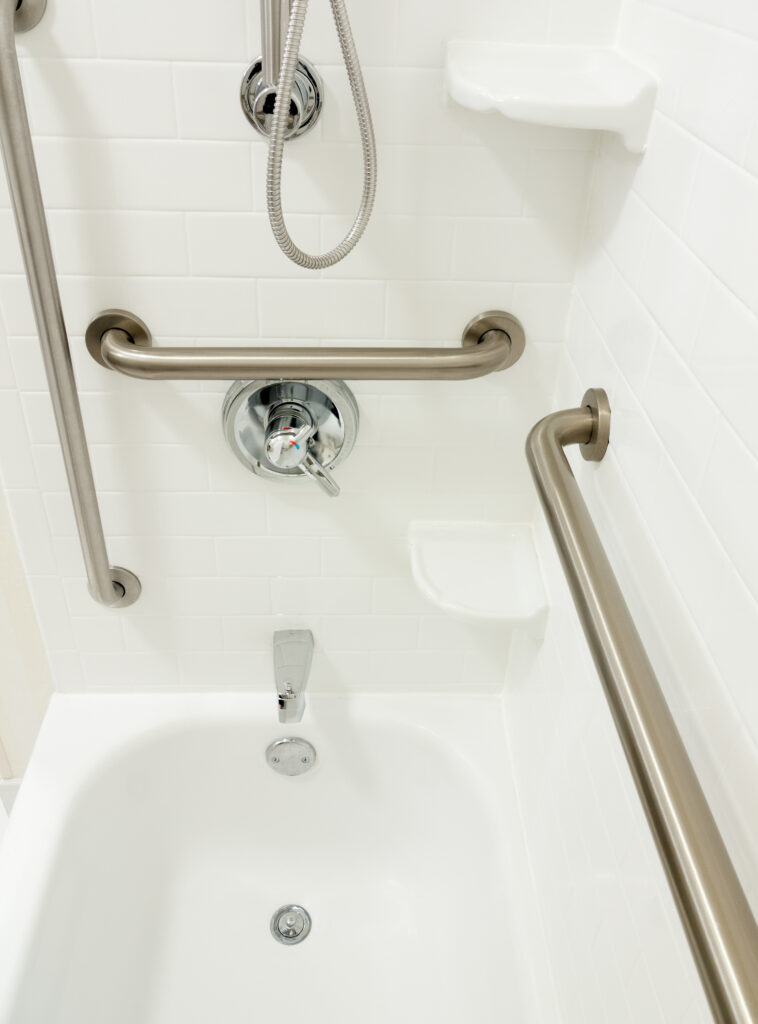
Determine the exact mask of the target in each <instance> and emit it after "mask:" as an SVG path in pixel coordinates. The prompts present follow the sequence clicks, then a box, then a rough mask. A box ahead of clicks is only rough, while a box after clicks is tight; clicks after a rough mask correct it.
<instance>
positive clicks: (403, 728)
mask: <svg viewBox="0 0 758 1024" xmlns="http://www.w3.org/2000/svg"><path fill="white" fill-rule="evenodd" d="M501 715H502V712H501V704H500V702H499V701H498V700H497V698H488V697H470V698H463V697H424V698H420V697H413V696H409V697H392V698H387V697H369V696H366V697H358V698H345V697H340V698H325V697H322V698H318V697H310V698H309V700H308V707H307V709H306V714H305V719H304V721H303V722H302V723H301V724H300V725H296V726H281V725H279V724H278V722H277V718H276V710H275V701H274V697H273V695H268V694H266V695H257V694H256V695H237V694H231V695H181V696H178V695H165V696H157V697H156V696H150V697H142V696H140V697H128V696H57V697H55V698H54V700H53V703H52V705H51V708H50V711H49V713H48V716H47V718H46V721H45V724H44V726H43V730H42V733H41V735H40V738H39V742H38V745H37V747H36V749H35V753H34V756H33V758H32V763H31V765H30V768H29V771H28V774H27V777H26V780H25V782H24V784H23V786H22V789H21V792H20V794H19V797H18V800H17V803H16V807H15V809H14V812H13V815H12V817H11V822H10V825H9V828H8V832H7V834H6V837H5V840H4V843H3V846H2V849H1V850H0V911H1V915H0V916H1V920H0V1021H2V1024H243V1022H244V1024H257V1022H261V1024H262V1022H268V1021H274V1020H281V1019H292V1020H308V1021H309V1022H312V1024H327V1022H328V1024H347V1022H350V1024H354V1022H357V1021H360V1022H362V1024H380V1022H381V1024H405V1022H411V1021H414V1022H427V1021H429V1022H432V1021H433V1022H435V1024H466V1022H473V1021H487V1022H489V1021H492V1022H495V1021H503V1022H505V1021H513V1022H518V1024H522V1022H528V1021H536V1020H543V1019H544V1018H543V1016H542V1014H541V1012H540V1011H539V1010H538V1009H537V1002H538V996H539V988H540V986H541V982H540V981H539V980H536V979H535V976H534V967H535V962H536V961H539V960H541V957H540V956H539V955H538V954H536V952H535V942H536V941H537V938H536V935H537V931H538V929H537V928H536V927H535V924H534V920H533V917H534V915H533V912H532V908H531V889H530V883H529V878H528V868H527V866H526V861H525V857H524V849H523V845H522V838H521V831H520V827H519V823H518V812H517V808H516V804H515V799H514V795H513V791H512V788H511V784H510V780H509V768H508V758H507V749H506V744H505V737H504V730H503V723H502V719H501ZM287 735H293V736H302V737H304V738H306V739H308V740H309V741H310V742H311V743H313V745H314V746H315V748H316V750H317V754H318V762H317V765H316V767H315V768H314V769H313V770H312V771H310V772H308V773H307V774H305V775H302V776H299V777H296V778H287V777H283V776H281V775H277V774H276V773H275V772H274V771H273V770H272V769H271V768H270V767H269V765H268V764H267V762H266V759H265V756H264V754H265V750H266V747H267V745H268V744H269V743H270V742H271V740H273V739H275V738H277V737H281V736H287ZM288 903H298V904H302V905H303V906H304V907H305V908H306V909H307V910H308V912H309V913H310V915H311V917H312V921H313V926H312V930H311V933H310V935H309V936H308V937H307V939H306V940H305V941H304V942H302V943H301V944H300V945H297V946H291V947H287V946H283V945H280V944H279V943H277V942H276V941H275V940H274V939H273V938H272V935H271V932H270V930H269V923H270V919H271V915H272V914H273V912H274V911H275V910H276V909H277V908H278V907H279V906H281V905H284V904H288Z"/></svg>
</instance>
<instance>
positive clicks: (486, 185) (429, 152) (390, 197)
mask: <svg viewBox="0 0 758 1024" xmlns="http://www.w3.org/2000/svg"><path fill="white" fill-rule="evenodd" d="M378 142H379V145H378V154H379V155H378V166H379V175H380V178H379V186H378V190H377V198H376V209H377V212H379V213H405V214H415V215H419V214H422V215H429V214H437V215H442V216H445V215H447V216H449V215H450V214H452V213H455V214H456V215H457V216H460V217H487V216H493V217H497V216H500V217H516V216H519V215H520V213H521V211H522V207H523V201H524V200H523V193H524V188H525V175H526V167H525V165H526V152H525V151H524V150H523V148H520V147H515V146H512V147H504V146H501V145H492V146H490V145H486V144H485V145H481V146H457V145H456V146H446V147H445V148H444V149H443V150H440V149H439V148H438V147H436V146H414V145H407V146H402V145H401V146H389V145H383V144H382V139H381V138H379V139H378Z"/></svg>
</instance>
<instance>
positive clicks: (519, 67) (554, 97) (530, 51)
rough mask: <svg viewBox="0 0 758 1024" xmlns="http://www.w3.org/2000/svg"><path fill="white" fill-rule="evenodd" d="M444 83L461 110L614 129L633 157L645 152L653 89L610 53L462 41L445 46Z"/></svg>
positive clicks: (650, 80) (643, 74)
mask: <svg viewBox="0 0 758 1024" xmlns="http://www.w3.org/2000/svg"><path fill="white" fill-rule="evenodd" d="M445 82H446V86H447V91H448V93H449V94H450V96H451V97H452V98H453V99H454V100H455V101H456V102H457V103H460V104H461V106H464V107H470V108H471V109H472V110H498V111H499V112H500V113H501V114H504V115H505V116H506V117H510V118H512V119H513V120H515V121H529V122H531V123H532V124H543V125H552V126H554V127H559V128H595V129H604V130H606V131H612V132H617V133H618V134H619V135H620V136H621V138H622V140H623V142H624V145H625V146H626V148H627V149H628V150H630V151H631V152H632V153H641V152H642V151H643V150H644V148H645V143H646V141H647V135H648V130H649V128H650V119H651V117H652V114H653V106H654V104H655V97H656V92H657V88H658V85H657V82H656V80H655V78H654V77H653V76H652V75H651V74H650V73H649V72H648V71H645V70H644V69H643V68H640V67H638V66H637V65H636V64H633V63H632V62H631V61H629V60H627V59H626V58H625V57H622V56H621V54H620V53H617V52H616V51H615V50H611V49H600V48H596V47H595V48H590V47H584V46H526V45H518V44H507V43H492V42H467V41H463V40H455V41H453V42H450V43H448V46H447V60H446V65H445Z"/></svg>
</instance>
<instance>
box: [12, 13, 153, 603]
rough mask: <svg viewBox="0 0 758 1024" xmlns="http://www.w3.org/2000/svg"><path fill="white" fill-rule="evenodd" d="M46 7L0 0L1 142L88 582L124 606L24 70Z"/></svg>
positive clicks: (125, 589) (131, 589)
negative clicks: (21, 65) (19, 45)
mask: <svg viewBox="0 0 758 1024" xmlns="http://www.w3.org/2000/svg"><path fill="white" fill-rule="evenodd" d="M44 11H45V3H44V0H23V3H21V4H17V0H0V146H2V151H3V160H4V162H5V173H6V177H7V179H8V189H9V191H10V195H11V202H12V204H13V212H14V214H15V217H16V227H17V229H18V237H19V242H20V244H21V251H22V253H23V257H24V266H25V267H26V277H27V281H28V284H29V292H30V294H31V300H32V307H33V309H34V319H35V322H36V324H37V332H38V334H39V343H40V348H41V350H42V359H43V362H44V365H45V374H46V375H47V383H48V388H49V390H50V398H51V400H52V404H53V413H54V415H55V425H56V427H57V429H58V437H59V438H60V445H61V452H62V454H63V462H64V465H65V467H66V476H67V478H68V486H69V490H70V491H71V501H72V502H73V506H74V515H75V517H76V527H77V530H78V532H79V540H80V543H81V547H82V555H83V557H84V565H85V568H86V571H87V578H88V581H89V590H90V593H91V595H92V597H94V598H95V600H96V601H99V602H100V604H104V605H107V606H109V607H111V608H116V607H124V606H126V605H129V604H132V603H133V602H134V601H136V600H137V598H138V597H139V594H140V583H139V580H138V579H137V577H136V576H135V575H134V573H132V572H129V570H128V569H122V568H121V567H119V566H112V565H111V564H110V561H109V559H108V551H107V549H106V545H105V535H104V533H103V524H102V520H101V518H100V507H99V505H98V501H97V492H96V491H95V482H94V479H93V476H92V465H91V462H90V457H89V451H88V449H87V438H86V436H85V433H84V423H83V421H82V411H81V407H80V405H79V395H78V392H77V390H76V380H75V378H74V370H73V367H72V365H71V351H70V349H69V343H68V335H67V333H66V325H65V322H64V320H63V311H62V308H61V297H60V292H59V290H58V281H57V278H56V274H55V264H54V262H53V254H52V250H51V248H50V236H49V233H48V230H47V221H46V220H45V208H44V205H43V203H42V194H41V192H40V185H39V176H38V174H37V164H36V161H35V159H34V149H33V147H32V138H31V134H30V132H29V119H28V117H27V113H26V104H25V102H24V91H23V87H22V84H21V76H20V74H19V70H18V55H17V53H16V30H17V29H18V31H23V30H25V29H26V28H33V27H34V25H36V24H37V22H38V21H39V19H40V18H41V17H42V15H43V14H44Z"/></svg>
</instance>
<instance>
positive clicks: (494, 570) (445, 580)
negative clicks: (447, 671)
mask: <svg viewBox="0 0 758 1024" xmlns="http://www.w3.org/2000/svg"><path fill="white" fill-rule="evenodd" d="M408 540H409V545H410V553H411V568H412V570H413V578H414V580H415V582H416V585H417V586H418V588H419V589H420V590H421V592H422V593H423V594H424V596H425V597H427V598H428V599H429V600H430V601H431V602H433V603H434V604H436V605H438V606H439V607H440V608H444V609H445V610H446V611H448V612H452V613H454V614H456V615H462V616H465V617H466V618H477V619H494V620H499V621H510V622H512V623H516V622H534V621H536V620H541V619H544V614H545V612H546V610H547V596H546V594H545V587H544V584H543V582H542V573H541V572H540V566H539V561H538V559H537V551H536V548H535V544H534V535H533V533H532V527H531V525H530V524H529V523H445V522H414V523H411V525H410V529H409V533H408Z"/></svg>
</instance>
